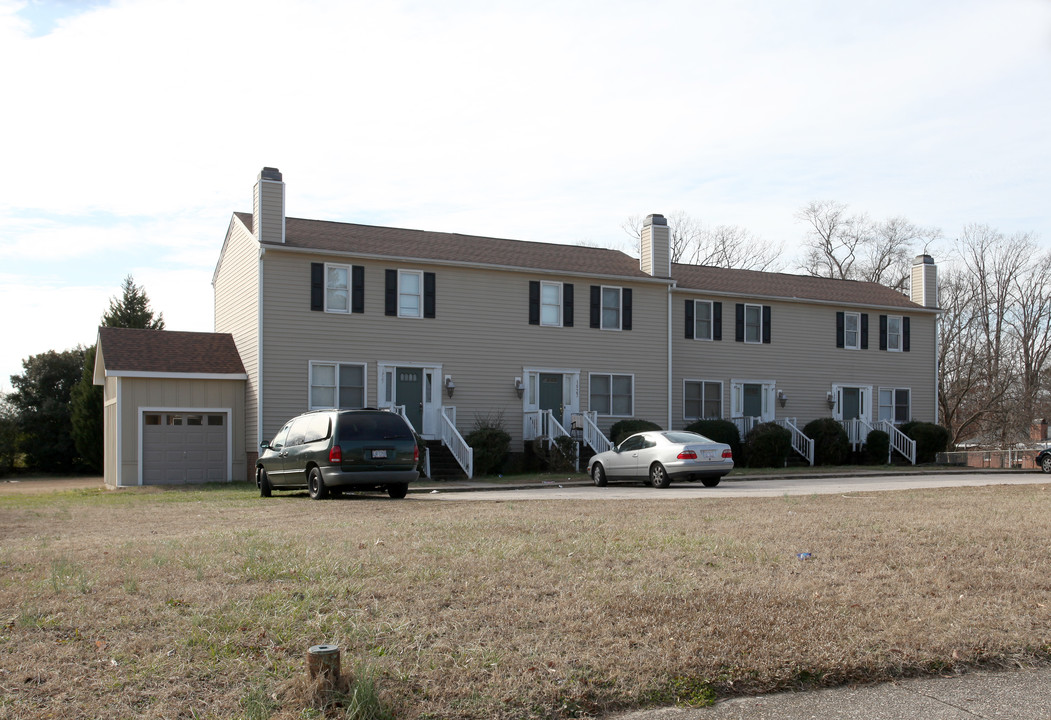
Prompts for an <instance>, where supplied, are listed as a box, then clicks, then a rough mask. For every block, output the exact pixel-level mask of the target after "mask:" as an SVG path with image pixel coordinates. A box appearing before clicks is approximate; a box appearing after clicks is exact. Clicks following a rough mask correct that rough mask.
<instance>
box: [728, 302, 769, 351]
mask: <svg viewBox="0 0 1051 720" xmlns="http://www.w3.org/2000/svg"><path fill="white" fill-rule="evenodd" d="M735 314H736V318H735V320H736V326H737V328H736V332H735V333H734V335H735V337H734V339H735V340H736V341H737V342H744V343H764V344H769V343H770V327H771V315H772V310H771V308H770V306H769V305H752V304H749V303H737V307H736V312H735Z"/></svg>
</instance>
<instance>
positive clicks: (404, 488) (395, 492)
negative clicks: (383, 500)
mask: <svg viewBox="0 0 1051 720" xmlns="http://www.w3.org/2000/svg"><path fill="white" fill-rule="evenodd" d="M408 492H409V483H391V484H390V485H388V486H387V494H388V495H390V496H391V498H393V499H394V500H401V499H402V498H403V497H405V495H406V494H407V493H408Z"/></svg>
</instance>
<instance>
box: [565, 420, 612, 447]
mask: <svg viewBox="0 0 1051 720" xmlns="http://www.w3.org/2000/svg"><path fill="white" fill-rule="evenodd" d="M597 421H598V411H597V410H592V411H590V412H579V413H573V415H572V418H571V420H570V422H571V423H572V425H573V427H574V428H580V431H581V437H582V438H583V440H584V442H585V443H587V445H588V447H590V448H591V449H592V450H594V451H595V452H597V453H600V452H606V451H607V450H612V449H613V443H612V442H610V441H609V438H607V437H606V436H605V434H604V433H603V432H602V430H600V429H599V426H598V423H597Z"/></svg>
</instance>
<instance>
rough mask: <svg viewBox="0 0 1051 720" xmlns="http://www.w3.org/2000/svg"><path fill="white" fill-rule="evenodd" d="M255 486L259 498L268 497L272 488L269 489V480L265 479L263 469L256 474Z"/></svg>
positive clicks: (265, 475) (264, 470)
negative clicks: (257, 489)
mask: <svg viewBox="0 0 1051 720" xmlns="http://www.w3.org/2000/svg"><path fill="white" fill-rule="evenodd" d="M255 484H256V485H257V486H258V487H259V497H270V493H271V490H272V488H271V487H270V478H269V477H267V474H266V469H265V468H259V472H258V473H256V480H255Z"/></svg>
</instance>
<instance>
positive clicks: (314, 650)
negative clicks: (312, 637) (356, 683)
mask: <svg viewBox="0 0 1051 720" xmlns="http://www.w3.org/2000/svg"><path fill="white" fill-rule="evenodd" d="M339 674H340V667H339V646H338V645H314V646H313V647H311V648H310V650H308V651H307V675H308V676H309V677H310V679H311V680H313V679H315V678H317V677H318V676H319V675H320V676H322V677H323V678H324V680H325V683H326V684H327V685H329V686H330V687H331V686H334V685H335V684H336V682H337V681H338V680H339Z"/></svg>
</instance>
